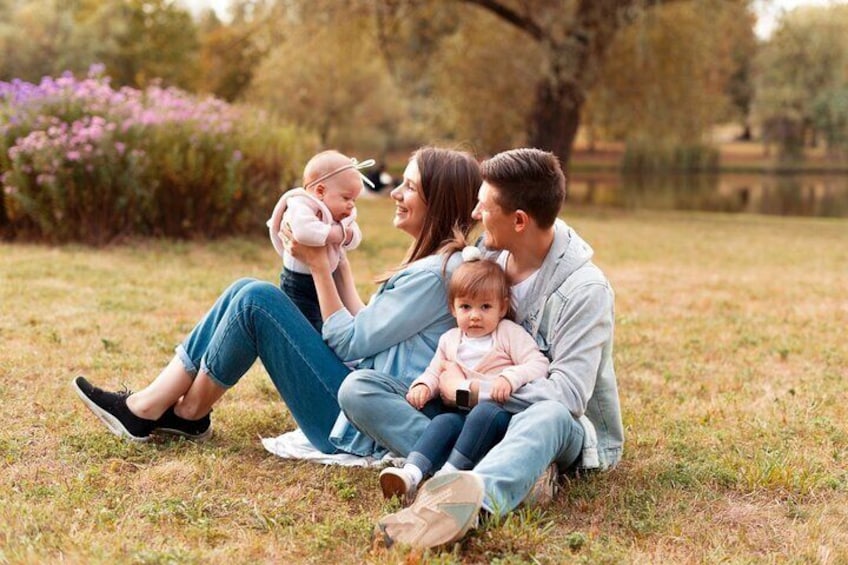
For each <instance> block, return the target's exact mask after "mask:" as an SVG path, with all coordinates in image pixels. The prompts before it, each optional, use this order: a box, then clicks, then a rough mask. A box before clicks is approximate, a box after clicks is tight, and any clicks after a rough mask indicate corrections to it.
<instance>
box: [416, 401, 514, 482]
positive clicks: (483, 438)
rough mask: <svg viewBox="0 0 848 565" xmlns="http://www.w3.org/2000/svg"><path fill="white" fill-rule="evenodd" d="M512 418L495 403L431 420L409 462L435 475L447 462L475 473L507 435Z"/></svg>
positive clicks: (444, 414) (445, 413)
mask: <svg viewBox="0 0 848 565" xmlns="http://www.w3.org/2000/svg"><path fill="white" fill-rule="evenodd" d="M511 416H512V415H511V414H510V413H509V412H507V411H506V410H504V409H503V408H501V407H500V406H499V405H497V404H495V403H494V402H482V403H480V404H478V405H477V406H475V407H474V408H473V409H472V410H471V412H468V413H466V412H456V411H450V412H444V413H442V414H439V415H438V416H436V417H435V418H433V419H432V420H430V424H429V425H428V426H427V429H426V430H424V433H423V434H421V437H420V438H418V441H417V442H415V447H413V449H412V452H411V453H410V454H409V455H408V456H407V458H406V462H407V463H411V464H413V465H415V466H416V467H418V468H419V469H421V473H422V474H423V475H424V476H427V475H430V474H432V472H433V471H434V470H438V469H440V468H441V467H442V465H444V464H445V462H446V461H447V462H448V463H450V464H451V465H453V466H454V467H456V468H457V469H460V470H469V469H473V468H474V465H476V464H477V463H478V462H479V461H480V460H481V459H482V458H483V456H484V455H486V454H487V453H488V452H489V450H490V449H491V448H492V446H494V445H495V444H496V443H498V442H499V441H500V440H501V439H502V438H503V436H504V434H505V433H506V429H507V426H508V425H509V420H510V417H511Z"/></svg>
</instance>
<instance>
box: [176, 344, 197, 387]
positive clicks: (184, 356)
mask: <svg viewBox="0 0 848 565" xmlns="http://www.w3.org/2000/svg"><path fill="white" fill-rule="evenodd" d="M174 353H176V354H177V357H179V358H180V361H181V362H182V364H183V367H184V368H185V370H186V372H187V373H188V374H189V375H191V378H194V377H196V376H197V367H195V366H194V361H192V360H191V357H190V356H189V354H188V351H186V349H185V347H183V344H182V343H181V344H179V345H178V346H176V347H175V348H174Z"/></svg>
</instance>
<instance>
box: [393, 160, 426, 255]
mask: <svg viewBox="0 0 848 565" xmlns="http://www.w3.org/2000/svg"><path fill="white" fill-rule="evenodd" d="M391 197H392V198H393V199H394V201H395V217H394V219H393V220H392V223H393V224H394V225H395V227H396V228H398V229H399V230H403V231H405V232H406V233H408V234H409V235H411V236H412V237H414V238H415V239H418V237H419V236H420V235H421V230H422V229H423V228H424V218H425V217H426V216H427V203H426V202H424V195H423V193H422V192H421V172H420V171H419V170H418V163H417V162H416V161H415V159H413V160H412V161H410V162H409V164H408V165H407V166H406V170H405V171H403V182H401V183H400V185H398V186H397V187H395V188H394V189H393V190H392V192H391Z"/></svg>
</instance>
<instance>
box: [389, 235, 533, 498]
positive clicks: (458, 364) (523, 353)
mask: <svg viewBox="0 0 848 565" xmlns="http://www.w3.org/2000/svg"><path fill="white" fill-rule="evenodd" d="M462 257H463V260H464V262H463V264H462V265H460V266H459V267H458V268H457V269H456V271H454V274H453V276H452V277H451V279H450V284H449V286H448V304H449V306H450V309H451V313H452V314H453V315H454V317H455V318H456V323H457V326H458V327H457V328H454V329H452V330H450V331H448V332H446V333H445V334H443V335H442V337H441V338H440V339H439V346H438V349H437V350H436V354H435V355H434V357H433V360H432V361H431V362H430V365H429V366H428V367H427V369H426V370H425V371H424V373H423V374H422V375H421V376H420V377H418V378H417V379H415V381H413V382H412V385H411V386H410V388H409V392H408V393H407V395H406V399H407V401H408V402H409V403H410V404H411V405H412V406H414V407H415V408H417V409H419V410H421V409H422V408H423V407H424V405H425V404H427V402H429V401H430V400H432V399H438V398H439V379H440V377H441V375H442V373H443V372H444V370H445V368H446V366H447V364H448V363H450V364H452V367H455V368H456V369H458V370H459V371H460V372H461V373H462V374H463V376H464V377H465V378H466V379H467V380H469V381H471V380H477V381H479V382H480V400H481V402H478V404H477V405H476V406H475V407H474V408H473V409H472V410H471V411H470V412H465V411H463V410H462V408H461V406H462V405H463V404H465V405H466V406H467V405H468V401H467V399H466V401H465V402H463V400H462V399H461V398H460V394H459V392H458V393H457V404H458V405H459V406H460V407H459V408H458V409H457V410H456V411H453V410H450V411H447V410H446V411H443V412H442V413H440V414H439V415H437V416H436V417H435V418H433V419H432V420H431V422H430V424H429V425H428V426H427V429H426V430H425V431H424V433H423V434H422V436H421V437H420V438H419V439H418V441H417V442H416V444H415V446H414V448H413V450H412V452H411V453H410V454H409V456H408V457H407V458H406V464H405V465H404V466H403V467H402V468H398V467H390V468H387V469H384V470H383V471H382V472H381V473H380V487H381V489H382V491H383V495H384V496H385V497H386V498H391V497H392V496H400V497H402V498H403V499H404V500H407V501H408V500H410V499H411V498H412V497H413V496H414V493H415V491H416V489H417V487H418V484H419V483H420V482H421V480H422V479H423V478H424V477H426V476H428V475H430V474H431V473H432V472H433V471H434V470H436V469H439V468H441V469H442V471H456V470H468V469H472V468H473V467H474V465H475V464H476V463H477V462H479V461H480V459H482V458H483V456H484V455H485V454H486V453H487V452H488V451H489V450H490V449H491V448H492V447H493V446H494V445H495V444H497V443H498V442H499V441H500V440H501V439H502V438H503V436H504V434H505V433H506V428H507V425H508V424H509V420H510V418H511V414H510V413H509V412H507V411H506V410H504V408H503V407H501V406H500V405H501V404H503V403H504V402H506V400H507V399H508V398H509V397H510V396H511V395H512V393H513V392H514V391H515V390H516V389H518V388H519V387H520V386H522V385H523V384H525V383H527V382H530V381H531V380H534V379H541V378H545V377H547V374H548V365H549V363H548V359H547V358H546V357H545V356H544V355H543V354H542V353H541V352H540V351H539V349H538V347H537V345H536V342H535V341H534V340H533V338H532V337H531V336H530V334H528V333H527V332H526V331H525V330H524V328H522V327H521V326H519V325H518V324H516V323H515V322H513V321H511V320H509V319H507V318H506V317H507V314H508V313H509V311H510V288H509V283H508V282H507V279H506V274H505V273H504V271H503V269H501V267H500V266H499V265H498V264H497V263H495V262H493V261H488V260H482V259H481V253H480V250H479V249H477V248H476V247H466V248H465V249H463V251H462ZM489 387H490V388H489ZM487 393H488V397H489V398H491V400H492V401H494V402H490V401H485V402H483V401H482V400H484V399H485V397H486V396H487Z"/></svg>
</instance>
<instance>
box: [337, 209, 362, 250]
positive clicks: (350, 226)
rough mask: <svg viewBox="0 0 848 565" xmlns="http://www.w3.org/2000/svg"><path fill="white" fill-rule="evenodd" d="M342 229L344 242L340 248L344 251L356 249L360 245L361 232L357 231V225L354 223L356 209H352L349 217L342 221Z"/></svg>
mask: <svg viewBox="0 0 848 565" xmlns="http://www.w3.org/2000/svg"><path fill="white" fill-rule="evenodd" d="M341 224H342V227H343V228H344V234H345V237H344V242H342V247H344V248H345V249H356V248H357V247H359V244H360V243H362V230H360V229H359V224H357V223H356V208H354V209H353V212H351V214H350V216H348V217H347V218H344V219H342V221H341Z"/></svg>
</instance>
